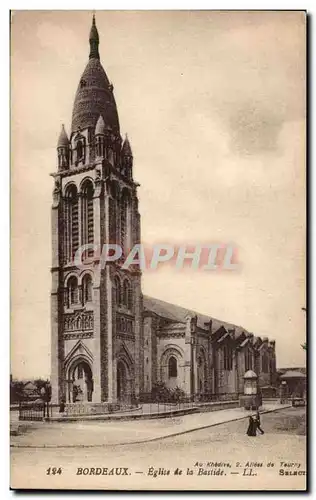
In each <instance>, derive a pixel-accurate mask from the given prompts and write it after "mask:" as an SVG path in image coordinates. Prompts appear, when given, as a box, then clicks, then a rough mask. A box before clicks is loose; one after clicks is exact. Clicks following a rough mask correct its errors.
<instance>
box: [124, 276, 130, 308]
mask: <svg viewBox="0 0 316 500" xmlns="http://www.w3.org/2000/svg"><path fill="white" fill-rule="evenodd" d="M123 304H124V306H125V307H126V308H127V309H132V290H131V285H130V283H129V282H128V280H124V284H123Z"/></svg>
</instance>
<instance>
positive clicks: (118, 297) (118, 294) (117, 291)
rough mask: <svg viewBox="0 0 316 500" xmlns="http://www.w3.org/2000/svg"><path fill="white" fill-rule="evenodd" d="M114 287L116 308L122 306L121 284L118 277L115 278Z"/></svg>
mask: <svg viewBox="0 0 316 500" xmlns="http://www.w3.org/2000/svg"><path fill="white" fill-rule="evenodd" d="M114 286H115V302H116V306H117V307H119V306H120V305H121V283H120V280H119V278H118V277H117V276H115V278H114Z"/></svg>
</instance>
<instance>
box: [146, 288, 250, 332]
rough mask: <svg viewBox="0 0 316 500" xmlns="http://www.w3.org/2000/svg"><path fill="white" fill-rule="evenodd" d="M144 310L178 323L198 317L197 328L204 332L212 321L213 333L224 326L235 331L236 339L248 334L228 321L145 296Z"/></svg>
mask: <svg viewBox="0 0 316 500" xmlns="http://www.w3.org/2000/svg"><path fill="white" fill-rule="evenodd" d="M143 299H144V309H145V311H149V312H153V313H155V314H157V315H158V316H161V317H163V318H167V319H169V320H171V321H174V322H177V323H179V322H180V323H185V318H186V316H188V315H190V316H195V315H196V316H197V326H198V328H202V329H203V330H206V331H207V330H208V328H207V326H206V325H205V323H209V322H210V320H212V331H213V332H215V331H216V330H218V329H219V328H220V327H221V326H224V327H225V328H226V330H231V329H235V333H236V337H238V336H239V335H241V333H242V332H245V333H248V332H247V330H245V329H244V328H242V327H240V326H236V325H232V324H231V323H226V321H221V320H219V319H216V318H213V317H212V316H206V315H205V314H200V313H198V312H196V311H193V310H192V309H186V308H184V307H180V306H177V305H175V304H171V303H170V302H165V301H164V300H160V299H155V298H153V297H149V296H148V295H144V297H143Z"/></svg>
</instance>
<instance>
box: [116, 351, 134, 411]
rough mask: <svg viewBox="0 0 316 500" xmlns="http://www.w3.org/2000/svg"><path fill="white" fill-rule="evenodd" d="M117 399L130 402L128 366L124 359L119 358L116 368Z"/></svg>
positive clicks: (125, 402) (126, 402) (121, 401)
mask: <svg viewBox="0 0 316 500" xmlns="http://www.w3.org/2000/svg"><path fill="white" fill-rule="evenodd" d="M116 384H117V394H116V395H117V400H118V401H119V402H120V403H124V404H130V402H131V380H130V374H129V370H128V367H127V365H126V363H124V361H122V360H119V361H118V362H117V368H116Z"/></svg>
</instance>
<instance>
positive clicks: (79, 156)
mask: <svg viewBox="0 0 316 500" xmlns="http://www.w3.org/2000/svg"><path fill="white" fill-rule="evenodd" d="M82 157H83V144H82V141H78V142H77V161H80V160H81V159H82Z"/></svg>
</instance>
